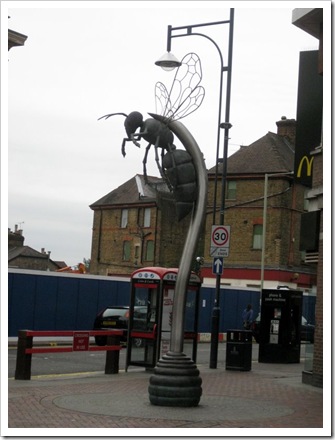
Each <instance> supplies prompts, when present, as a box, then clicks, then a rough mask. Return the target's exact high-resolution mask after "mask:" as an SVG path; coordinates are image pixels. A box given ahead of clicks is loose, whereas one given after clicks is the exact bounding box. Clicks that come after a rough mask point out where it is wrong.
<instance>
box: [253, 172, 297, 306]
mask: <svg viewBox="0 0 335 440" xmlns="http://www.w3.org/2000/svg"><path fill="white" fill-rule="evenodd" d="M292 174H294V172H293V171H288V172H286V173H285V172H283V173H273V174H265V179H264V202H263V233H262V256H261V295H260V302H261V298H262V291H263V288H264V267H265V243H266V221H267V209H268V181H269V177H274V176H291V175H292Z"/></svg>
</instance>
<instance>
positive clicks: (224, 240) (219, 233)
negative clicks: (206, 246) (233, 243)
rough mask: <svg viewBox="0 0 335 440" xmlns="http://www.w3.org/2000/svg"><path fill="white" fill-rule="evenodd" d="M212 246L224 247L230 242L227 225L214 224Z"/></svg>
mask: <svg viewBox="0 0 335 440" xmlns="http://www.w3.org/2000/svg"><path fill="white" fill-rule="evenodd" d="M211 238H212V240H211V241H212V246H216V247H224V246H228V244H229V230H228V228H227V227H226V226H213V229H212V237H211Z"/></svg>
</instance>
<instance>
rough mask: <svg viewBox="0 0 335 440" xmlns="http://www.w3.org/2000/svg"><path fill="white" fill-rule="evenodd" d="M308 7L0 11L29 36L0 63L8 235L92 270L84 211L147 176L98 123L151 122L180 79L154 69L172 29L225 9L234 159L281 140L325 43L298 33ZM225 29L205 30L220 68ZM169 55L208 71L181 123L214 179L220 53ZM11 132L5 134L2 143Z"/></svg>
mask: <svg viewBox="0 0 335 440" xmlns="http://www.w3.org/2000/svg"><path fill="white" fill-rule="evenodd" d="M304 3H305V2H267V3H265V2H260V3H253V2H246V3H244V2H236V3H232V4H230V3H229V2H218V1H217V2H210V1H206V2H202V1H197V2H181V1H179V2H127V1H125V2H120V3H119V2H98V1H96V2H92V3H91V2H73V3H72V2H48V1H46V2H2V4H1V7H2V9H3V10H2V21H3V23H4V25H3V26H2V30H3V29H4V28H5V26H6V25H7V24H8V27H9V28H10V29H12V30H14V31H17V32H20V33H22V34H24V35H27V36H28V38H27V40H26V42H25V45H24V46H23V47H17V48H13V49H11V50H10V51H9V52H8V53H5V54H4V53H3V54H2V55H3V57H4V58H5V59H4V60H2V61H3V62H2V65H3V69H4V71H5V72H4V73H5V77H6V75H7V72H6V69H8V85H7V86H8V139H6V142H4V143H3V144H2V155H3V156H2V159H3V160H5V161H6V162H7V161H8V224H5V227H6V228H7V227H9V228H11V229H14V226H15V224H18V225H19V226H20V227H21V228H22V229H23V235H24V237H25V244H26V245H28V246H31V247H32V248H34V249H37V250H40V249H41V248H45V250H46V251H51V258H52V259H53V260H64V261H65V262H66V263H67V264H68V265H76V264H78V263H79V262H80V261H83V258H90V254H91V238H92V222H93V211H92V210H91V209H90V208H89V205H90V204H92V203H93V202H95V201H96V200H98V199H99V198H101V197H102V196H104V195H105V194H107V193H109V192H110V191H112V190H114V189H115V188H117V187H118V186H120V185H121V184H123V183H124V182H126V181H127V180H129V179H131V178H132V177H133V176H135V175H136V174H137V173H139V174H141V173H142V159H143V155H144V149H145V147H146V143H145V142H144V141H142V142H141V145H142V148H141V149H138V148H136V147H135V146H134V145H132V144H130V143H128V144H127V146H126V149H127V155H126V157H125V158H123V157H122V155H121V144H122V139H123V138H124V137H125V132H124V126H123V124H124V117H122V116H115V117H112V118H110V119H108V120H107V121H105V120H100V121H98V118H99V117H100V116H102V115H105V114H107V113H115V112H124V113H130V112H131V111H134V110H138V111H140V112H141V113H142V114H143V115H144V117H148V115H147V113H148V112H155V96H154V86H155V83H156V82H157V81H162V82H163V83H164V84H165V85H166V86H167V88H169V86H170V85H171V84H172V80H173V77H174V73H171V72H165V71H163V70H161V69H160V68H158V67H157V66H155V65H154V62H155V61H156V60H157V59H158V58H160V56H161V55H163V53H164V52H165V51H166V36H167V26H168V25H169V24H170V25H172V26H173V27H175V26H184V25H190V24H199V23H210V22H215V21H221V20H227V19H229V7H230V6H232V7H235V26H234V48H233V63H232V89H231V109H230V122H231V124H232V125H233V128H232V129H231V130H230V142H229V155H231V154H233V153H234V152H235V151H237V150H238V149H239V147H240V145H249V144H251V143H252V142H254V141H256V140H257V139H259V138H260V137H262V136H264V135H265V134H266V133H267V132H269V131H272V132H276V130H277V127H276V121H278V120H280V118H281V117H282V116H286V117H287V118H296V103H297V85H298V84H297V83H298V63H299V52H300V51H304V50H315V49H317V48H318V40H316V39H315V38H313V37H311V36H309V35H308V34H306V33H305V32H303V31H302V30H300V29H298V28H297V27H295V26H293V25H292V11H293V9H294V8H296V7H304V6H305V5H304ZM324 3H325V2H324ZM264 5H266V6H267V7H268V6H269V8H267V9H265V8H264ZM315 5H318V6H317V7H322V5H323V3H322V2H321V3H319V2H318V3H315ZM319 5H321V6H319ZM51 6H52V7H51ZM308 6H310V5H308ZM6 8H8V9H6ZM8 15H9V16H10V19H7V16H8ZM228 28H229V26H228V25H219V26H209V27H206V28H202V32H203V33H205V34H207V35H208V36H211V37H212V38H213V39H214V40H215V41H216V42H217V44H218V45H219V47H220V49H221V51H222V54H223V58H224V62H225V64H226V63H227V52H228V38H227V35H228ZM5 31H6V29H5ZM5 38H6V33H4V34H3V40H4V39H5ZM171 51H172V52H173V53H174V54H175V55H176V56H177V57H178V58H180V59H181V58H182V57H183V56H184V55H185V54H186V53H188V52H196V53H197V54H198V55H199V57H200V59H201V62H202V69H203V79H202V85H203V87H204V88H205V90H206V95H205V100H204V102H203V104H202V106H201V107H200V108H199V109H198V110H197V111H196V112H195V113H193V114H192V115H190V116H188V117H186V118H185V119H183V121H182V122H183V123H184V124H185V126H186V127H187V128H188V129H189V130H190V131H191V133H192V134H193V136H194V137H195V139H196V140H197V142H198V144H199V146H200V148H201V150H202V151H203V153H204V156H205V160H206V166H207V168H210V167H213V166H214V165H215V151H216V134H217V129H216V127H217V116H218V102H219V101H218V92H219V77H220V64H219V56H218V52H217V50H216V48H215V46H214V45H213V44H211V42H210V41H208V40H207V39H205V38H202V37H196V36H192V37H185V38H176V39H174V40H173V41H172V50H171ZM3 52H4V51H3ZM2 102H3V101H2ZM3 107H4V109H5V113H6V106H3ZM222 115H223V117H224V108H223V111H222ZM223 117H222V120H223ZM2 122H3V121H2ZM6 127H7V124H3V123H2V130H4V131H3V132H4V133H5V132H6ZM5 134H6V133H5ZM5 134H4V135H5ZM7 140H8V151H6V146H7ZM177 146H178V144H177ZM7 155H8V156H7ZM152 158H153V151H152V152H151V155H150V163H149V169H148V173H149V174H151V175H159V174H158V170H157V169H156V166H155V163H154V162H153V160H152ZM6 196H7V194H5V199H4V200H5V201H6ZM3 222H5V223H6V222H7V219H6V218H5V220H3Z"/></svg>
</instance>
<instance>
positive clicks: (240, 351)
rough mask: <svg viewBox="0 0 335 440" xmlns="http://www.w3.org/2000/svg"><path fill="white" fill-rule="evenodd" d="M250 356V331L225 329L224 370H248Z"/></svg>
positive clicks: (249, 368)
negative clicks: (225, 350) (225, 351)
mask: <svg viewBox="0 0 335 440" xmlns="http://www.w3.org/2000/svg"><path fill="white" fill-rule="evenodd" d="M251 358H252V332H251V331H250V330H227V353H226V370H239V371H250V370H251Z"/></svg>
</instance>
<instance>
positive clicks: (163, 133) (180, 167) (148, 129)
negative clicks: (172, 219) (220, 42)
mask: <svg viewBox="0 0 335 440" xmlns="http://www.w3.org/2000/svg"><path fill="white" fill-rule="evenodd" d="M201 79H202V69H201V63H200V59H199V57H198V56H197V55H196V54H194V53H190V54H187V55H185V57H184V58H183V60H182V65H181V66H180V67H179V68H178V69H177V72H176V74H175V77H174V81H173V83H172V87H171V90H170V92H168V91H167V89H166V87H165V85H164V84H163V83H161V82H158V83H156V86H155V97H156V113H158V114H159V115H161V116H163V119H161V120H159V119H158V118H157V117H156V116H155V115H154V114H152V113H149V115H150V116H152V117H151V118H149V119H146V120H144V119H143V116H142V114H141V113H139V112H137V111H134V112H131V113H129V115H127V114H126V113H112V114H108V115H104V116H101V117H100V118H99V119H103V118H104V119H108V118H110V117H111V116H116V115H122V116H124V117H125V118H126V119H125V121H124V126H125V130H126V133H127V137H126V138H124V139H123V141H122V146H121V153H122V155H123V156H125V155H126V149H125V147H126V143H127V142H132V143H133V144H134V145H136V147H140V143H139V141H140V140H141V139H144V140H145V141H147V142H148V145H147V147H146V150H145V155H144V158H143V174H144V179H145V182H146V183H147V184H150V182H149V180H148V176H147V158H148V154H149V151H150V148H151V146H152V145H153V146H154V149H155V160H156V163H157V167H158V169H159V172H160V175H161V176H162V178H163V180H164V181H165V182H166V184H167V186H168V188H169V190H170V191H171V192H172V194H173V196H174V199H175V202H176V212H177V218H178V221H179V220H181V219H183V218H184V217H185V216H186V215H187V214H188V213H189V212H190V211H191V210H192V208H193V206H194V202H195V199H196V196H197V191H196V186H197V182H196V175H195V169H194V164H193V163H192V157H191V156H190V154H189V153H188V152H187V151H185V150H180V149H176V147H175V145H174V144H173V141H174V135H173V132H172V131H171V128H170V127H169V123H170V122H171V121H172V120H178V119H181V118H184V117H185V116H188V115H190V114H191V113H193V112H194V111H195V110H197V109H198V108H199V106H200V105H201V103H202V101H203V99H204V96H205V90H204V88H203V87H202V86H200V85H199V84H200V82H201ZM159 150H160V154H159Z"/></svg>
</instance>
